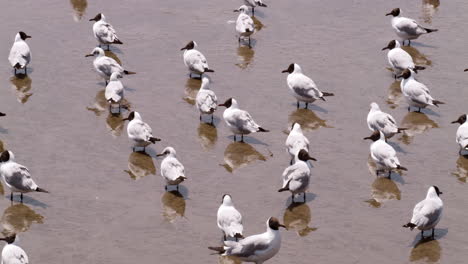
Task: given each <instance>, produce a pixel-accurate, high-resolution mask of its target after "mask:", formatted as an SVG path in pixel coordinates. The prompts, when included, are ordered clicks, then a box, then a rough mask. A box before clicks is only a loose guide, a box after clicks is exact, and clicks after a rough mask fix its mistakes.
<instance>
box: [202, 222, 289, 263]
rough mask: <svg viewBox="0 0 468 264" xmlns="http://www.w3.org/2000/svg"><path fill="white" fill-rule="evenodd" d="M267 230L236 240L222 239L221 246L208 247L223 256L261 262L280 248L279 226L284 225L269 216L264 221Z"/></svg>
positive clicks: (269, 257)
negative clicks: (222, 244)
mask: <svg viewBox="0 0 468 264" xmlns="http://www.w3.org/2000/svg"><path fill="white" fill-rule="evenodd" d="M266 226H267V230H266V232H265V233H262V234H258V235H253V236H249V237H246V238H244V239H242V240H241V241H239V242H236V241H224V246H222V247H208V248H209V249H211V250H214V251H217V252H218V253H219V254H222V255H223V256H234V257H237V258H239V259H240V260H241V261H243V262H255V263H256V264H262V263H263V262H265V261H267V260H269V259H271V258H272V257H274V256H275V255H276V254H277V253H278V251H279V250H280V248H281V233H280V231H279V228H280V227H283V228H286V226H284V225H282V224H280V222H279V221H278V219H276V218H275V217H270V218H269V219H268V220H267V222H266Z"/></svg>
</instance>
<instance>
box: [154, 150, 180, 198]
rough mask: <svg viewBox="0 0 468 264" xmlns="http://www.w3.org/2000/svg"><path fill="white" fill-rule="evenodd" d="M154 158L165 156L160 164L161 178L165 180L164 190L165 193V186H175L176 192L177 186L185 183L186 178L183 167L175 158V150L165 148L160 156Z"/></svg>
mask: <svg viewBox="0 0 468 264" xmlns="http://www.w3.org/2000/svg"><path fill="white" fill-rule="evenodd" d="M156 156H158V157H160V156H165V157H164V159H163V161H162V162H161V176H162V177H163V178H164V179H165V180H166V186H164V189H165V190H166V191H167V185H177V191H178V190H179V184H180V183H181V182H183V181H185V180H186V179H187V177H185V168H184V165H182V163H180V161H179V160H178V159H177V157H176V151H175V149H174V148H173V147H166V148H165V149H164V150H163V152H162V153H161V154H158V155H156Z"/></svg>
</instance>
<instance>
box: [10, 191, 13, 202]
mask: <svg viewBox="0 0 468 264" xmlns="http://www.w3.org/2000/svg"><path fill="white" fill-rule="evenodd" d="M10 200H11V201H12V202H13V192H11V193H10Z"/></svg>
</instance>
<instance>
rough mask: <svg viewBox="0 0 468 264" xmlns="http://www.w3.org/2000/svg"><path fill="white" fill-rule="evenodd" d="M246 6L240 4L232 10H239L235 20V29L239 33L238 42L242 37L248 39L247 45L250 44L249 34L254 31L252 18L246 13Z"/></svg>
mask: <svg viewBox="0 0 468 264" xmlns="http://www.w3.org/2000/svg"><path fill="white" fill-rule="evenodd" d="M248 9H249V8H248V7H247V6H246V5H242V6H241V7H239V8H238V9H236V10H234V12H240V14H239V16H238V17H237V21H236V31H237V33H239V39H238V41H239V44H240V42H241V39H242V38H248V39H249V47H251V46H250V36H251V35H252V34H253V33H254V31H255V26H254V21H253V20H252V18H251V17H250V16H249V15H247V11H248Z"/></svg>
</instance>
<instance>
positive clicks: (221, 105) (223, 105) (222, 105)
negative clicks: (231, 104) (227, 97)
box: [218, 104, 226, 106]
mask: <svg viewBox="0 0 468 264" xmlns="http://www.w3.org/2000/svg"><path fill="white" fill-rule="evenodd" d="M218 106H226V105H225V104H219V105H218Z"/></svg>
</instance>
